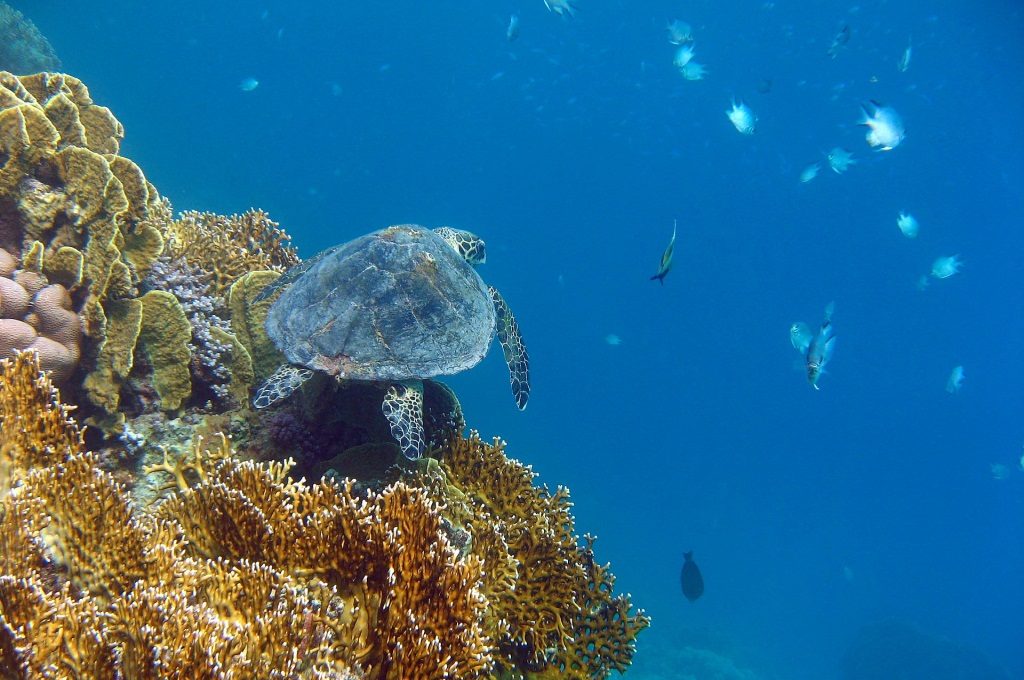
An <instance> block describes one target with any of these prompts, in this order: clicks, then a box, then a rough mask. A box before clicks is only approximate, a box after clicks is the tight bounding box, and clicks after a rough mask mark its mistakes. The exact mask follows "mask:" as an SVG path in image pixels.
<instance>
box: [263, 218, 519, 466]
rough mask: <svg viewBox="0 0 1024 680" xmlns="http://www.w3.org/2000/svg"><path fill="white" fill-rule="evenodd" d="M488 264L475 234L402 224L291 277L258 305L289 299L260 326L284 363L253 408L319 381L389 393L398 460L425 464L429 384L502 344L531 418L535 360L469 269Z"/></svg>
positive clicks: (494, 295) (497, 300) (307, 264)
mask: <svg viewBox="0 0 1024 680" xmlns="http://www.w3.org/2000/svg"><path fill="white" fill-rule="evenodd" d="M485 258H486V251H485V246H484V242H483V240H482V239H480V238H479V237H477V236H476V235H474V234H471V233H470V232H468V231H462V230H459V229H453V228H451V227H440V228H438V229H427V228H425V227H421V226H418V225H415V224H402V225H397V226H392V227H388V228H386V229H382V230H380V231H375V232H373V233H371V234H367V235H365V236H360V237H359V238H357V239H355V240H353V241H349V242H348V243H343V244H341V245H337V246H334V247H332V248H328V249H327V250H325V251H323V252H322V253H320V254H318V255H315V256H314V257H312V258H310V259H309V260H306V261H304V262H302V263H301V264H299V265H296V266H295V267H293V268H291V269H289V270H288V271H286V272H285V273H284V274H282V275H281V276H280V277H279V278H278V279H277V280H275V281H274V282H273V283H271V284H270V285H269V286H267V287H266V288H265V289H264V290H263V291H261V292H260V294H259V295H258V296H257V298H256V300H257V301H259V300H265V299H268V298H269V297H270V296H272V295H273V294H274V293H276V292H278V291H282V292H281V295H280V296H279V297H278V298H277V299H276V300H275V301H274V302H273V304H272V305H271V306H270V309H269V310H268V312H267V318H266V321H265V323H264V327H265V328H266V331H267V335H268V336H269V338H270V339H271V340H272V341H273V343H274V344H275V345H276V346H277V348H278V349H280V350H281V352H283V353H284V355H285V358H286V359H287V360H288V362H289V363H287V364H285V365H283V366H281V367H280V368H279V369H278V370H277V371H275V372H274V373H273V374H272V375H271V376H270V377H269V378H267V380H266V381H265V382H264V383H263V384H262V385H260V386H259V387H258V388H257V390H256V394H255V397H254V399H253V405H254V406H255V407H256V408H266V407H267V406H270V405H271V404H274V403H276V402H278V401H280V400H281V399H284V398H286V397H287V396H288V395H290V394H291V393H292V392H294V391H295V390H296V389H297V388H298V387H299V386H300V385H302V383H303V382H305V381H306V380H308V379H309V378H310V377H311V376H312V375H313V372H314V371H321V372H324V373H327V374H329V375H332V376H334V377H335V378H336V379H338V380H366V381H377V382H381V381H383V382H387V383H391V384H390V386H389V387H388V389H387V392H386V394H385V397H384V401H383V403H382V404H381V409H382V410H383V412H384V415H385V416H386V417H387V419H388V422H389V423H390V425H391V433H392V435H393V436H394V437H395V439H396V440H398V444H399V446H400V447H401V449H402V452H403V453H404V454H405V455H406V456H407V457H409V458H418V457H419V456H420V455H421V454H422V453H423V448H424V435H423V383H422V380H423V379H424V378H430V377H432V376H436V375H451V374H453V373H458V372H459V371H463V370H465V369H467V368H471V367H472V366H475V365H476V364H477V363H478V362H479V361H480V360H481V359H483V358H484V356H485V355H486V354H487V350H488V349H489V347H490V345H491V340H492V339H493V338H494V336H495V335H497V336H498V340H499V341H500V342H501V347H502V349H503V350H504V353H505V361H506V362H507V363H508V368H509V373H510V377H511V383H512V393H513V395H514V396H515V400H516V405H517V406H519V408H520V409H524V408H526V402H527V399H529V396H530V366H529V357H528V356H527V354H526V347H525V346H524V345H523V339H522V336H521V335H520V333H519V326H518V324H517V323H516V320H515V317H514V316H513V315H512V312H511V311H510V310H509V307H508V305H507V304H506V303H505V300H504V299H503V298H502V297H501V295H500V294H499V293H498V291H497V290H495V289H494V288H493V287H489V286H487V285H486V284H485V283H484V282H483V279H481V278H480V275H479V274H478V273H477V271H476V269H474V268H473V265H475V264H481V263H483V262H484V261H485Z"/></svg>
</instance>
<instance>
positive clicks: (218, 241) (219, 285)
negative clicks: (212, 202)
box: [167, 210, 299, 296]
mask: <svg viewBox="0 0 1024 680" xmlns="http://www.w3.org/2000/svg"><path fill="white" fill-rule="evenodd" d="M290 241H291V237H290V236H288V234H286V233H285V232H284V230H282V229H281V228H280V227H279V226H278V224H277V223H276V222H273V221H271V219H270V217H268V216H267V214H266V213H265V212H263V211H262V210H250V211H248V212H245V213H243V214H241V215H231V216H230V217H224V216H223V215H215V214H213V213H200V212H195V211H189V212H184V213H182V214H181V216H180V217H179V218H178V219H177V220H175V221H174V222H173V223H172V224H171V225H170V226H169V227H168V239H167V251H168V254H169V255H171V256H172V257H181V258H184V259H185V261H186V262H188V263H189V264H190V265H192V266H194V267H198V268H199V269H201V270H203V271H206V272H210V273H211V275H212V282H211V288H212V290H213V292H214V293H216V294H217V295H222V296H223V295H227V290H228V288H229V287H230V286H231V284H232V283H234V282H235V281H237V280H238V279H239V278H241V277H242V276H244V275H245V274H248V273H249V272H254V271H260V270H266V271H276V272H281V271H284V270H285V269H287V268H288V267H291V266H292V265H294V264H298V262H299V258H298V254H297V253H296V251H295V249H294V248H292V247H291V246H290V245H289V242H290Z"/></svg>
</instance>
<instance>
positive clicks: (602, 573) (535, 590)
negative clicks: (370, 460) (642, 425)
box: [424, 433, 650, 679]
mask: <svg viewBox="0 0 1024 680" xmlns="http://www.w3.org/2000/svg"><path fill="white" fill-rule="evenodd" d="M504 449H505V445H504V443H503V442H501V441H500V440H495V441H494V443H492V444H485V443H484V442H483V441H481V439H480V438H479V436H478V435H477V434H476V433H472V434H471V435H470V437H469V438H468V439H456V440H454V441H452V442H450V443H449V445H448V446H447V447H446V448H445V449H443V450H442V451H440V452H439V455H440V456H441V469H442V470H443V472H444V476H443V478H438V477H436V476H435V477H433V479H431V478H430V475H428V476H427V479H425V480H424V481H425V482H426V483H427V484H428V485H429V487H430V488H432V489H433V492H434V493H435V494H439V495H440V496H441V497H442V498H443V499H444V502H445V503H446V505H447V508H448V509H447V511H446V512H447V514H448V515H449V516H450V517H451V518H452V519H453V521H455V522H457V523H459V524H460V525H462V526H464V527H466V528H467V529H468V531H469V533H470V534H471V539H470V540H471V542H470V552H471V553H472V554H475V555H478V556H479V557H480V558H481V560H482V561H483V562H484V567H485V569H484V571H485V574H486V577H485V580H484V584H483V587H482V590H483V592H484V593H485V595H486V596H487V597H488V599H489V600H490V601H491V606H492V611H491V612H490V615H489V617H488V623H489V630H490V631H491V633H492V635H494V637H495V638H496V642H497V643H498V647H499V649H500V650H501V651H502V656H503V659H504V663H505V664H507V665H511V666H513V667H516V668H519V669H520V670H525V669H530V670H531V671H532V672H533V673H534V674H538V673H539V675H538V677H542V676H545V673H546V674H547V676H550V677H564V678H580V679H590V678H599V677H606V676H607V675H608V673H609V672H610V671H611V670H612V669H618V670H624V669H625V668H626V667H628V666H629V663H630V661H631V659H632V656H633V652H634V640H635V638H636V635H637V634H638V633H639V632H640V631H641V630H643V629H644V628H646V627H647V626H648V625H649V623H650V619H648V618H647V616H646V615H644V613H643V612H642V611H636V612H633V611H632V604H631V602H630V600H629V597H628V596H624V595H618V596H615V597H613V596H612V585H613V584H614V579H613V577H612V576H611V572H610V571H609V570H608V567H607V566H604V567H601V566H600V565H597V564H596V563H595V562H594V557H593V551H592V548H591V543H592V539H589V538H588V542H587V546H586V547H585V548H582V547H580V546H579V539H578V538H577V536H576V535H575V533H574V528H573V525H574V520H573V517H572V513H571V512H570V508H571V507H572V503H571V502H570V501H569V492H568V490H567V489H565V488H564V487H558V488H557V489H555V491H554V492H551V491H549V490H548V488H547V487H546V486H541V487H538V486H534V484H533V480H534V478H535V477H536V473H534V472H533V471H532V470H531V469H530V468H529V467H527V466H524V465H522V464H521V463H519V462H517V461H515V460H511V459H509V458H508V457H506V455H505V452H504ZM510 584H511V586H510ZM552 674H553V675H552Z"/></svg>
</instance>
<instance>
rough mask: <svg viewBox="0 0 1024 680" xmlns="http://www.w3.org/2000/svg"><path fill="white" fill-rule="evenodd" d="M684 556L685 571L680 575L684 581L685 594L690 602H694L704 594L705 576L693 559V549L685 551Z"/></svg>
mask: <svg viewBox="0 0 1024 680" xmlns="http://www.w3.org/2000/svg"><path fill="white" fill-rule="evenodd" d="M683 557H684V558H685V559H686V561H685V562H683V573H682V575H681V577H680V580H681V581H682V583H683V595H685V596H686V599H687V600H689V601H690V602H694V601H696V599H697V598H698V597H700V596H701V595H703V594H704V577H703V576H701V575H700V569H699V568H698V567H697V563H696V562H694V561H693V551H692V550H691V551H690V552H687V553H683Z"/></svg>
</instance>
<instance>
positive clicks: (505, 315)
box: [488, 287, 530, 411]
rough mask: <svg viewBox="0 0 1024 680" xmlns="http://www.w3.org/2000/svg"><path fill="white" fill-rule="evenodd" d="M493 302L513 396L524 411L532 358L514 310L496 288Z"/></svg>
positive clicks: (528, 390) (493, 289)
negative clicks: (527, 351)
mask: <svg viewBox="0 0 1024 680" xmlns="http://www.w3.org/2000/svg"><path fill="white" fill-rule="evenodd" d="M488 291H489V292H490V293H491V300H492V301H493V302H494V311H495V312H496V313H497V316H498V318H497V331H496V332H497V335H498V342H500V343H501V349H502V351H504V352H505V363H506V364H508V373H509V380H510V381H511V382H512V395H513V396H514V397H515V398H516V406H518V407H519V410H520V411H522V410H523V409H525V408H526V402H527V401H528V400H529V399H530V356H529V355H528V354H527V353H526V345H524V344H523V336H522V335H521V334H520V333H519V324H517V323H516V317H515V316H513V315H512V310H511V309H509V308H508V303H506V302H505V298H503V297H501V293H499V292H498V291H497V290H496V289H495V288H493V287H490V288H488Z"/></svg>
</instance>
